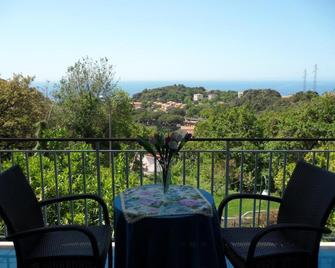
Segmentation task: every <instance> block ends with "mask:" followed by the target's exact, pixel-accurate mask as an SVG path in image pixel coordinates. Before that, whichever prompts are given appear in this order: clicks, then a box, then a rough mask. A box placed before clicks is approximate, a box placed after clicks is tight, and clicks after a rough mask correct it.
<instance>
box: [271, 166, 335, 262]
mask: <svg viewBox="0 0 335 268" xmlns="http://www.w3.org/2000/svg"><path fill="white" fill-rule="evenodd" d="M334 201H335V174H334V173H332V172H329V171H327V170H325V169H321V168H319V167H316V166H313V165H311V164H307V163H305V162H302V161H301V162H298V163H297V165H296V167H295V169H294V171H293V174H292V177H291V179H290V181H289V182H288V184H287V187H286V190H285V192H284V195H283V200H282V203H281V205H280V208H279V212H278V220H277V222H278V223H296V224H309V225H314V226H320V227H321V226H324V225H325V224H326V221H327V219H328V217H329V214H330V212H331V210H332V208H333V206H334ZM285 235H286V236H287V237H288V238H289V239H290V240H291V241H294V242H295V243H297V244H300V245H301V246H302V247H304V248H305V249H306V250H309V251H310V252H311V254H312V255H313V256H314V262H315V263H317V255H318V251H319V245H320V240H321V234H317V233H315V232H310V231H298V230H294V231H287V232H285Z"/></svg>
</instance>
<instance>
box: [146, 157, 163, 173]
mask: <svg viewBox="0 0 335 268" xmlns="http://www.w3.org/2000/svg"><path fill="white" fill-rule="evenodd" d="M142 168H143V173H144V174H145V175H151V174H154V173H155V158H154V157H153V156H152V155H151V154H146V155H144V156H143V158H142ZM156 172H157V173H158V172H162V167H161V166H160V164H159V163H158V161H157V160H156Z"/></svg>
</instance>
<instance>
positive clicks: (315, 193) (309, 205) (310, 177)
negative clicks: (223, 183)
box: [218, 162, 335, 268]
mask: <svg viewBox="0 0 335 268" xmlns="http://www.w3.org/2000/svg"><path fill="white" fill-rule="evenodd" d="M242 198H251V199H261V200H270V201H275V202H278V203H280V207H279V212H278V219H277V224H274V225H270V226H268V227H265V228H222V229H221V239H222V241H223V245H224V253H225V255H226V256H227V257H228V259H229V260H230V261H231V263H232V264H233V265H234V267H264V268H265V267H271V268H277V267H278V268H279V267H317V266H318V252H319V244H320V239H321V236H322V234H323V233H330V230H329V229H327V228H325V227H324V226H325V224H326V221H327V218H328V216H329V214H330V212H331V210H332V208H333V205H334V201H335V174H334V173H331V172H328V171H326V170H324V169H321V168H318V167H315V166H313V165H310V164H307V163H305V162H298V164H297V166H296V168H295V170H294V172H293V174H292V178H291V179H290V181H289V182H288V184H287V187H286V190H285V192H284V195H283V198H277V197H272V196H264V195H254V194H236V195H231V196H229V197H227V198H226V199H224V200H223V201H222V202H221V204H220V206H219V211H218V212H219V217H220V219H221V217H222V212H223V209H224V207H225V206H226V204H227V203H228V202H229V201H231V200H233V199H242Z"/></svg>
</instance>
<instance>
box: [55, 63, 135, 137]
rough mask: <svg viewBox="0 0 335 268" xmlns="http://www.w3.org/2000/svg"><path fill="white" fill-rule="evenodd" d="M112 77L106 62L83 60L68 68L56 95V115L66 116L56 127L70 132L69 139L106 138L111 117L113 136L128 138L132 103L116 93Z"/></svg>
mask: <svg viewBox="0 0 335 268" xmlns="http://www.w3.org/2000/svg"><path fill="white" fill-rule="evenodd" d="M114 76H115V73H114V69H113V65H111V64H109V61H108V59H107V58H101V59H100V60H93V59H90V58H88V57H86V58H83V59H81V60H79V61H77V62H76V63H75V64H74V65H73V66H70V67H69V68H68V71H67V74H66V76H65V77H63V79H62V80H61V82H60V89H59V91H58V92H56V94H55V98H56V103H57V105H58V106H59V108H60V109H59V110H58V111H59V113H60V114H61V115H64V114H66V117H63V118H62V120H61V121H59V122H57V123H58V124H60V125H61V126H64V127H66V128H67V129H68V130H70V132H71V133H70V135H71V136H76V137H83V138H92V137H103V136H107V135H106V134H107V133H108V128H109V115H111V117H112V118H111V124H112V126H113V127H112V134H113V136H115V137H118V136H128V135H129V134H130V133H131V129H132V127H133V126H132V120H131V112H132V106H131V101H130V98H129V96H128V95H127V94H126V93H125V92H123V91H121V90H118V89H117V82H116V81H115V78H114ZM55 116H57V115H55Z"/></svg>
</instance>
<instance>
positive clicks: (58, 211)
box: [0, 138, 335, 234]
mask: <svg viewBox="0 0 335 268" xmlns="http://www.w3.org/2000/svg"><path fill="white" fill-rule="evenodd" d="M109 141H111V142H112V146H111V148H112V149H111V150H109V149H108V148H109V144H108V143H109ZM136 141H137V140H136V139H131V138H126V139H61V138H51V139H16V138H0V172H1V171H3V170H4V169H6V168H8V167H10V166H12V165H15V164H18V165H20V166H21V168H22V169H23V170H24V172H25V174H26V176H27V179H28V180H29V182H30V183H31V185H32V187H33V189H34V190H35V193H36V194H37V196H38V198H39V199H41V200H44V199H46V198H49V197H53V196H61V195H66V194H77V193H95V194H97V195H99V196H101V197H103V198H104V199H105V200H106V201H107V203H108V206H109V208H110V210H111V213H110V215H111V216H113V213H112V210H113V200H114V198H115V196H116V195H118V194H119V193H120V192H121V191H123V190H124V189H126V188H129V187H134V186H138V185H142V184H147V183H157V182H159V179H160V174H159V172H158V169H157V162H156V161H153V163H152V165H153V171H152V172H148V171H147V170H145V168H146V167H145V163H144V162H145V160H146V159H145V158H146V154H145V151H143V150H142V149H141V148H140V147H139V146H138V145H137V142H136ZM334 142H335V139H333V138H331V139H326V138H320V139H319V138H305V139H290V138H273V139H264V138H197V139H192V140H191V142H189V144H188V146H186V147H185V149H184V150H183V151H182V152H181V153H180V155H179V157H178V158H177V159H176V160H175V161H174V163H173V174H172V177H173V182H174V183H177V184H191V185H193V186H195V187H198V188H202V189H205V190H207V191H209V192H210V193H211V194H212V195H213V196H214V198H215V201H216V204H217V205H218V202H219V201H220V200H222V199H223V198H224V197H225V196H228V195H229V194H231V193H236V192H240V193H244V192H251V193H263V194H268V195H276V196H280V195H281V194H282V193H283V191H284V189H285V185H286V183H287V180H288V179H289V177H290V172H291V171H292V168H293V166H294V163H295V162H296V161H297V160H298V159H305V160H306V161H308V162H310V163H313V164H315V165H318V166H321V167H324V168H326V169H330V170H333V171H335V143H334ZM32 148H33V149H32ZM14 198H15V197H13V199H14ZM87 202H88V201H83V203H79V204H77V203H74V202H69V204H68V205H65V207H64V206H61V205H59V204H58V205H56V206H55V207H51V208H50V209H46V210H44V211H43V215H44V218H45V221H46V223H48V224H61V223H64V222H66V223H68V222H70V223H72V222H79V223H84V224H92V223H97V222H98V223H101V221H102V215H101V210H100V209H96V207H95V206H94V205H92V204H88V203H87ZM236 202H237V203H236V204H235V205H232V206H230V207H229V208H228V209H226V210H225V211H224V216H223V222H222V224H223V225H224V226H228V225H237V226H242V225H249V226H256V225H267V224H269V223H271V222H272V221H274V220H275V216H274V215H275V211H276V207H275V206H273V204H270V203H269V202H267V201H266V202H265V201H263V203H258V201H257V202H256V201H243V202H242V200H237V201H236ZM78 215H79V216H78ZM1 226H2V227H3V228H2V229H1V231H0V233H1V234H4V232H5V227H4V225H3V223H2V225H1V223H0V227H1Z"/></svg>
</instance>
